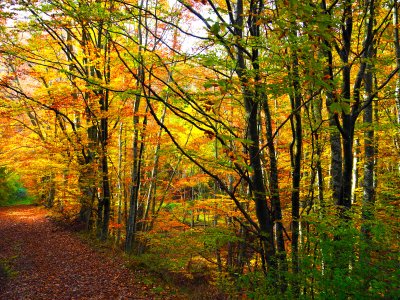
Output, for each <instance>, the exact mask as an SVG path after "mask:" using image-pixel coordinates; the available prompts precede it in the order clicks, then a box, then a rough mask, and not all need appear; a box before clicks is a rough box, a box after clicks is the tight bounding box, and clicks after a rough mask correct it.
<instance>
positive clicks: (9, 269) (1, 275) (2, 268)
mask: <svg viewBox="0 0 400 300" xmlns="http://www.w3.org/2000/svg"><path fill="white" fill-rule="evenodd" d="M15 258H16V257H11V258H9V259H1V260H0V279H8V278H14V277H15V276H17V275H18V272H17V271H15V270H14V268H13V266H12V261H13V260H14V259H15Z"/></svg>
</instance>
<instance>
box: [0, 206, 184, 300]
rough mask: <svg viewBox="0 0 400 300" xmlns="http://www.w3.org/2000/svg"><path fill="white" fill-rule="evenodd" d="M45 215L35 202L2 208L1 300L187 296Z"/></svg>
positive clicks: (0, 230)
mask: <svg viewBox="0 0 400 300" xmlns="http://www.w3.org/2000/svg"><path fill="white" fill-rule="evenodd" d="M46 214H47V211H46V210H45V209H44V208H40V207H36V206H27V205H21V206H13V207H0V299H1V300H6V299H7V300H12V299H40V300H46V299H58V300H61V299H110V300H114V299H184V298H186V297H184V296H179V295H174V296H171V295H168V294H167V293H166V292H165V289H163V288H160V287H157V286H154V284H145V283H144V282H142V281H143V278H145V276H144V274H142V273H143V272H145V271H144V270H132V269H130V268H128V267H126V264H125V263H124V261H123V259H122V258H121V256H120V255H114V256H113V255H110V253H109V252H106V251H98V250H96V249H94V248H93V247H91V246H89V245H87V244H86V243H84V242H83V241H82V240H81V239H80V238H79V237H78V236H77V235H76V234H74V233H72V232H69V231H67V230H65V229H63V228H62V227H60V226H58V225H56V224H55V223H53V222H52V221H51V220H50V219H49V218H48V217H47V215H46ZM160 290H161V291H160ZM162 290H164V291H162Z"/></svg>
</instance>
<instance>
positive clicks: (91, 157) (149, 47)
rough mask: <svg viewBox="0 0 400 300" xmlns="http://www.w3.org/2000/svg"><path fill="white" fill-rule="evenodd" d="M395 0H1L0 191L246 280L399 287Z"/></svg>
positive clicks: (111, 235) (233, 283)
mask: <svg viewBox="0 0 400 300" xmlns="http://www.w3.org/2000/svg"><path fill="white" fill-rule="evenodd" d="M399 8H400V4H399V3H398V2H397V0H390V1H389V0H388V1H381V0H363V1H361V0H360V1H356V0H336V1H327V0H320V1H315V0H312V1H309V0H308V1H294V0H276V1H263V0H201V1H194V0H177V1H172V0H171V1H165V0H138V1H131V0H127V1H125V0H48V1H40V0H37V1H35V0H19V1H18V0H15V1H14V0H9V1H3V2H2V4H1V6H0V18H1V19H0V53H1V57H0V60H1V61H0V118H1V127H0V132H1V143H0V165H1V166H2V167H1V169H0V186H1V194H0V197H1V199H0V201H3V202H4V201H5V200H7V201H9V200H10V199H11V198H12V197H14V198H13V199H18V198H19V199H21V197H34V198H35V199H36V201H37V202H39V203H42V204H44V205H45V206H47V207H48V208H51V209H52V210H54V211H55V212H57V213H59V215H60V216H62V218H64V221H65V222H69V224H71V226H76V227H78V228H80V229H82V230H87V231H89V232H92V233H93V234H94V235H95V236H97V237H98V238H99V239H101V240H105V241H106V240H107V241H109V242H110V243H114V245H115V246H116V247H120V248H121V249H124V251H126V252H127V253H128V254H130V255H133V256H135V257H136V259H138V260H140V261H141V262H142V263H143V265H145V266H147V268H150V269H153V270H156V271H158V272H172V273H179V274H184V275H185V276H188V277H191V278H193V279H194V280H198V281H206V282H208V283H210V284H212V285H216V286H217V287H218V289H220V290H221V291H224V292H225V293H227V294H230V295H232V296H235V295H236V296H244V295H247V297H252V298H256V299H260V298H266V297H269V298H268V299H270V298H271V299H273V298H274V297H277V298H279V299H282V297H287V298H304V299H314V298H316V299H333V298H335V299H348V297H350V298H354V297H356V298H357V299H372V298H373V299H376V298H385V299H395V298H399V297H400V290H399V287H400V273H399V270H400V268H399V254H398V253H399V234H400V228H399V216H400V212H399V205H400V194H399V184H400V159H399V158H400V74H399V67H400V38H399V28H400V20H399V11H398V10H399ZM26 189H28V191H29V196H28V195H27V192H26Z"/></svg>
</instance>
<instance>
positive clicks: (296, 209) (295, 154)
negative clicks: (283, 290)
mask: <svg viewBox="0 0 400 300" xmlns="http://www.w3.org/2000/svg"><path fill="white" fill-rule="evenodd" d="M295 35H296V36H297V33H295ZM292 51H296V49H293V50H292ZM292 59H293V62H292V67H291V70H290V73H291V78H292V86H293V93H292V95H291V96H290V100H291V107H292V111H293V112H294V114H293V117H292V119H291V124H292V135H293V141H292V144H291V147H290V157H291V167H292V195H291V200H292V271H293V273H294V276H295V279H294V287H293V289H294V296H295V297H296V298H298V297H299V294H300V286H299V283H298V279H299V278H296V276H297V274H298V273H299V256H298V252H299V235H300V180H301V156H302V140H303V136H302V135H303V134H302V121H301V111H300V108H301V105H302V96H301V91H300V82H299V80H300V77H299V61H298V57H297V54H296V53H295V52H294V53H293V54H292Z"/></svg>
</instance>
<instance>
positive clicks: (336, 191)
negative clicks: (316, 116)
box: [321, 0, 343, 202]
mask: <svg viewBox="0 0 400 300" xmlns="http://www.w3.org/2000/svg"><path fill="white" fill-rule="evenodd" d="M321 7H322V9H323V11H324V13H325V14H327V15H329V17H330V12H329V11H328V10H327V5H326V1H325V0H322V2H321ZM322 52H323V55H324V56H325V57H326V60H327V65H326V67H325V69H324V77H325V78H327V83H328V88H327V90H326V107H327V108H328V112H329V141H330V148H331V163H330V173H331V185H332V188H331V190H332V198H333V201H334V202H337V201H339V197H340V189H341V180H342V160H343V159H342V142H341V136H340V132H339V130H338V128H337V127H336V123H335V120H334V112H333V111H332V109H331V105H332V104H333V103H335V102H337V101H338V99H336V97H335V94H334V91H335V85H334V73H333V54H332V46H331V44H330V42H329V41H327V40H324V50H323V51H322Z"/></svg>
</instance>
